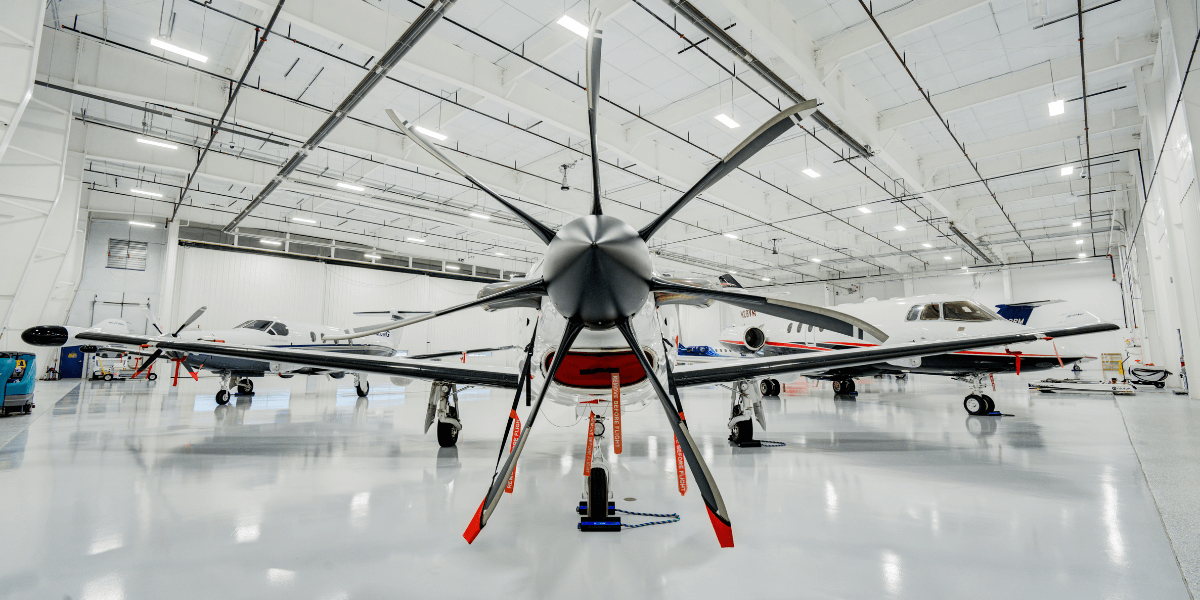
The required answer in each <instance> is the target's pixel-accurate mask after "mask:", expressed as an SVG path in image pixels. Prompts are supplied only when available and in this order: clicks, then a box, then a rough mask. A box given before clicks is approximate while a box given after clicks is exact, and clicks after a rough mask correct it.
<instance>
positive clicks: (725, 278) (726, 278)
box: [717, 273, 742, 288]
mask: <svg viewBox="0 0 1200 600" xmlns="http://www.w3.org/2000/svg"><path fill="white" fill-rule="evenodd" d="M717 281H720V282H721V287H732V288H740V287H742V284H740V283H738V281H737V280H736V279H734V278H733V275H730V274H728V273H726V274H724V275H721V276H720V277H718V278H717Z"/></svg>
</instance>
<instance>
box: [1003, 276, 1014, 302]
mask: <svg viewBox="0 0 1200 600" xmlns="http://www.w3.org/2000/svg"><path fill="white" fill-rule="evenodd" d="M1000 281H1002V282H1003V283H1004V303H1005V304H1011V303H1012V302H1013V289H1012V271H1010V270H1008V269H1000Z"/></svg>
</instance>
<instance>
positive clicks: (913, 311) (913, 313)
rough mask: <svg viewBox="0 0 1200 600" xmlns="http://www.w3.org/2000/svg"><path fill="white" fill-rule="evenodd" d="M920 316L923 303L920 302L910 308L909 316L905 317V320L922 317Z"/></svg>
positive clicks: (914, 319)
mask: <svg viewBox="0 0 1200 600" xmlns="http://www.w3.org/2000/svg"><path fill="white" fill-rule="evenodd" d="M920 316H921V305H920V304H918V305H916V306H914V307H912V308H910V309H908V316H907V317H905V318H904V320H905V321H916V320H917V317H920Z"/></svg>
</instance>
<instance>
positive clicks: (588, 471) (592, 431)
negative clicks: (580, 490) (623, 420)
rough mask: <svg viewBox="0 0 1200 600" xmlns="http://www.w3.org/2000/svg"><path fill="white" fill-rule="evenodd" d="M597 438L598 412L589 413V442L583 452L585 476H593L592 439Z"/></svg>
mask: <svg viewBox="0 0 1200 600" xmlns="http://www.w3.org/2000/svg"><path fill="white" fill-rule="evenodd" d="M595 438H596V413H594V412H589V413H588V444H587V452H585V453H584V454H583V476H584V477H591V476H592V440H594V439H595Z"/></svg>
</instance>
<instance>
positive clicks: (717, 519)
mask: <svg viewBox="0 0 1200 600" xmlns="http://www.w3.org/2000/svg"><path fill="white" fill-rule="evenodd" d="M617 329H618V330H620V332H621V335H623V336H625V341H626V342H628V343H629V347H630V348H632V349H633V355H634V356H636V357H637V359H638V363H640V364H641V365H642V368H643V369H645V371H646V379H649V380H650V386H651V387H653V388H654V393H655V394H656V395H658V401H659V402H661V403H662V407H663V410H665V411H666V412H667V420H668V421H669V422H670V423H671V430H672V431H674V432H675V439H676V440H678V442H679V446H680V448H681V449H682V450H683V456H684V458H686V459H687V462H688V466H689V467H690V468H691V470H692V477H693V478H695V479H696V487H698V488H700V496H701V497H702V498H704V506H705V507H706V508H708V518H709V520H710V521H712V526H713V531H714V532H716V534H717V541H718V542H719V543H720V544H721V547H722V548H732V547H733V528H732V527H731V525H730V522H729V513H728V512H727V511H726V510H725V501H724V500H722V499H721V491H720V490H718V489H717V482H716V481H715V480H714V479H713V476H712V473H710V472H709V471H708V465H707V464H705V463H704V458H702V457H701V456H700V449H699V448H698V447H697V446H696V440H693V439H692V434H691V433H689V432H688V428H687V424H686V423H684V422H683V416H682V415H681V414H680V413H679V412H678V411H677V410H676V408H675V406H674V405H672V404H671V399H670V398H669V397H667V391H666V390H665V389H663V386H662V383H661V382H660V381H659V380H658V377H655V376H654V368H653V367H652V366H650V359H648V358H646V354H645V353H644V352H641V351H640V348H641V345H640V344H638V341H637V333H636V332H634V330H633V323H631V322H630V321H629V319H622V320H620V321H617Z"/></svg>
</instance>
